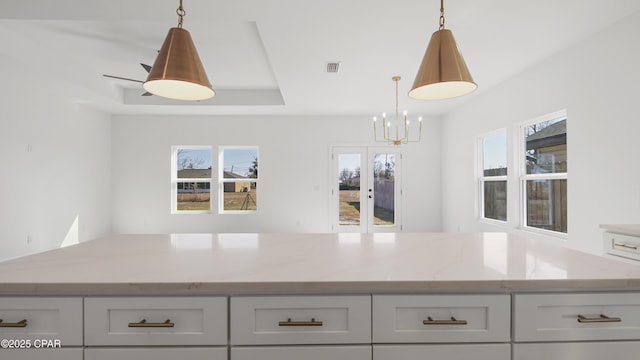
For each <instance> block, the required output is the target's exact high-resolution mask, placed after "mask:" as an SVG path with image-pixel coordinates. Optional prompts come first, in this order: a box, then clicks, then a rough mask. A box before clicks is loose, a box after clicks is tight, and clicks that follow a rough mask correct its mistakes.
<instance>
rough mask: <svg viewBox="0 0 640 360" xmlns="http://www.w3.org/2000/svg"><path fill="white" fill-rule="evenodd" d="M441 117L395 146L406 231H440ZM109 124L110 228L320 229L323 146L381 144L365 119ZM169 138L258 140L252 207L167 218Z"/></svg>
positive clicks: (324, 201)
mask: <svg viewBox="0 0 640 360" xmlns="http://www.w3.org/2000/svg"><path fill="white" fill-rule="evenodd" d="M439 124H440V123H439V121H438V120H429V121H427V122H426V124H425V126H426V128H425V129H424V133H423V136H424V138H425V139H424V140H423V143H412V144H409V145H405V146H403V151H404V162H403V166H404V174H403V175H404V179H405V185H404V186H405V187H404V190H405V204H404V205H405V209H406V211H405V220H404V225H405V226H404V230H405V231H439V230H440V225H441V217H440V205H441V200H440V174H439V168H440V142H439V136H438V134H439V133H440V129H439V127H440V125H439ZM112 126H113V232H114V233H170V232H191V233H193V232H328V231H330V225H331V221H330V216H329V215H330V208H329V204H330V202H329V197H330V191H331V188H330V177H329V171H330V156H329V155H330V146H331V145H332V144H335V145H346V144H355V145H362V144H368V145H379V144H371V140H372V136H373V134H372V128H371V126H372V125H371V120H370V117H368V116H363V117H338V116H327V117H294V116H288V117H286V116H285V117H282V116H280V117H279V116H246V117H244V116H192V117H184V116H180V117H178V116H115V117H114V119H113V124H112ZM172 145H211V146H213V147H214V153H217V151H218V146H220V145H257V146H258V147H259V157H260V158H259V166H260V168H259V174H260V179H259V180H260V185H259V189H258V191H259V192H258V207H259V211H258V212H257V213H256V214H247V215H240V214H217V211H215V209H214V211H213V213H212V214H201V215H200V214H198V215H195V214H175V215H171V214H170V165H171V162H170V155H171V146H172ZM214 161H215V160H214ZM214 168H217V162H216V163H215V164H214Z"/></svg>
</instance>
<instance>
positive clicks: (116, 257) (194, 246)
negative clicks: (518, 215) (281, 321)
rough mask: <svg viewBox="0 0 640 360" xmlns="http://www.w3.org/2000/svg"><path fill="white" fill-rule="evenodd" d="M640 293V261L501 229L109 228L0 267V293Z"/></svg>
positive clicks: (1, 264)
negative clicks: (136, 231)
mask: <svg viewBox="0 0 640 360" xmlns="http://www.w3.org/2000/svg"><path fill="white" fill-rule="evenodd" d="M511 290H517V291H532V290H533V291H535V290H584V291H589V290H640V264H630V263H628V262H623V261H617V260H615V259H611V258H605V257H600V256H595V255H591V254H586V253H582V252H578V251H575V250H571V249H567V248H563V247H560V246H556V245H553V244H550V243H547V242H544V241H539V240H530V239H525V238H522V237H519V236H514V235H508V234H505V233H469V234H466V233H399V234H393V233H388V234H270V233H261V234H167V235H115V236H109V237H105V238H102V239H97V240H93V241H88V242H84V243H80V244H77V245H73V246H70V247H66V248H62V249H57V250H52V251H48V252H45V253H40V254H35V255H30V256H26V257H22V258H18V259H13V260H9V261H5V262H2V263H0V295H8V294H12V295H16V294H23V295H43V294H59V295H63V294H66V295H98V294H128V295H147V294H148V295H159V294H167V295H172V294H177V295H186V294H194V295H195V294H244V293H263V294H264V293H282V292H286V293H371V292H376V293H381V292H382V293H384V292H396V293H398V292H436V291H438V292H443V291H447V292H457V291H461V292H465V291H471V292H483V291H486V292H495V291H511Z"/></svg>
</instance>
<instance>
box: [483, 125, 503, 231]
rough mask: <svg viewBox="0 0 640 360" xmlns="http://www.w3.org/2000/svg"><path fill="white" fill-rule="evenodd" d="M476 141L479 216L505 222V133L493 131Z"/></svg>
mask: <svg viewBox="0 0 640 360" xmlns="http://www.w3.org/2000/svg"><path fill="white" fill-rule="evenodd" d="M478 140H479V141H478V148H479V156H478V159H479V163H480V169H479V172H480V176H479V180H480V181H479V184H480V186H479V193H480V214H481V215H480V216H481V217H482V218H484V219H492V220H499V221H507V132H506V130H499V131H495V132H492V133H490V134H487V135H484V136H480V137H479V139H478Z"/></svg>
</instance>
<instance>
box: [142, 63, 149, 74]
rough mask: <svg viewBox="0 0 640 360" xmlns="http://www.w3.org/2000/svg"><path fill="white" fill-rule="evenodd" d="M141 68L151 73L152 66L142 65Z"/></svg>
mask: <svg viewBox="0 0 640 360" xmlns="http://www.w3.org/2000/svg"><path fill="white" fill-rule="evenodd" d="M140 66H142V67H143V68H144V69H145V70H147V73H150V72H151V66H149V65H147V64H143V63H140Z"/></svg>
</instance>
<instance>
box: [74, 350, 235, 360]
mask: <svg viewBox="0 0 640 360" xmlns="http://www.w3.org/2000/svg"><path fill="white" fill-rule="evenodd" d="M227 357H228V356H227V348H226V347H223V348H188V347H185V348H182V347H181V348H168V347H166V348H124V349H120V348H110V349H103V348H98V349H93V348H88V349H85V352H84V360H115V359H117V360H176V359H179V360H204V359H206V360H227Z"/></svg>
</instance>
